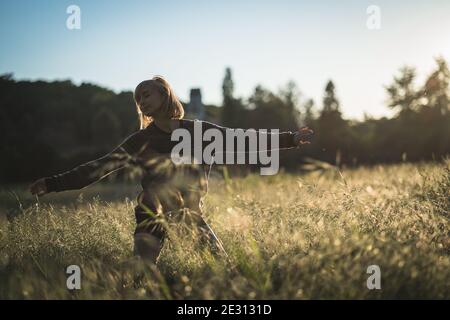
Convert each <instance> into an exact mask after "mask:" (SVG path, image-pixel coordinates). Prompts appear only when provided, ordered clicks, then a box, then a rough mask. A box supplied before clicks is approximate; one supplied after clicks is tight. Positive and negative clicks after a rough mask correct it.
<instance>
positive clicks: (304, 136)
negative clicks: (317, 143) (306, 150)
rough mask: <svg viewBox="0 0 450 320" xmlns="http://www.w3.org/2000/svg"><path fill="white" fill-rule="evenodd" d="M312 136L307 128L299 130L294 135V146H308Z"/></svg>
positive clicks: (311, 132)
mask: <svg viewBox="0 0 450 320" xmlns="http://www.w3.org/2000/svg"><path fill="white" fill-rule="evenodd" d="M313 134H314V131H312V130H311V129H310V128H308V127H303V128H300V130H298V131H296V132H295V133H294V144H295V146H297V147H299V146H301V145H303V144H310V143H311V138H312V136H313Z"/></svg>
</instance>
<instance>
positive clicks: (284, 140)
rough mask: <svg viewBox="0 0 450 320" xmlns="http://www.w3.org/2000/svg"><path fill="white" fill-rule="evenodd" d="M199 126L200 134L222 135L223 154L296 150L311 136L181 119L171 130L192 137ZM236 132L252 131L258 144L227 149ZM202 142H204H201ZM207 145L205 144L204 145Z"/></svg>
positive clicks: (302, 131)
mask: <svg viewBox="0 0 450 320" xmlns="http://www.w3.org/2000/svg"><path fill="white" fill-rule="evenodd" d="M196 125H197V126H198V125H201V130H202V133H204V132H205V131H206V130H208V129H216V130H219V131H220V132H221V133H222V136H223V143H224V152H244V153H249V152H259V151H267V150H274V149H288V148H296V147H298V146H300V145H302V144H308V143H309V141H310V139H311V137H312V135H313V131H312V130H311V129H309V128H302V129H300V130H299V131H295V132H292V131H285V132H271V131H270V132H269V131H268V130H254V129H249V130H244V129H235V128H228V127H223V126H220V125H217V124H214V123H212V122H209V121H203V120H188V119H182V120H176V121H175V122H174V124H173V126H172V128H173V129H175V128H184V129H187V130H188V131H189V132H190V133H191V135H192V136H194V134H195V132H196V131H195V126H196ZM237 130H242V131H246V132H247V134H249V133H250V131H251V130H253V131H254V132H255V133H256V135H258V136H259V138H258V142H255V141H254V142H255V143H254V145H251V144H250V143H245V145H244V148H238V146H237V144H233V149H231V150H230V149H228V148H227V145H228V143H227V142H228V141H227V140H228V139H235V136H234V135H235V134H236V133H237ZM227 133H228V134H227ZM272 138H276V139H277V140H278V143H277V144H278V145H277V146H274V145H272V141H273V140H274V139H272ZM260 139H262V140H264V141H266V143H265V145H264V144H261V143H260V142H259V140H260ZM203 142H204V141H203ZM206 144H207V143H206Z"/></svg>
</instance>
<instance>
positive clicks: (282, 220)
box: [0, 160, 450, 299]
mask: <svg viewBox="0 0 450 320" xmlns="http://www.w3.org/2000/svg"><path fill="white" fill-rule="evenodd" d="M223 173H224V172H222V171H220V170H219V171H214V172H213V174H212V177H211V181H210V190H209V193H208V195H207V196H206V198H205V205H206V210H205V214H206V219H207V221H208V222H209V223H210V224H211V226H212V227H213V229H214V231H215V232H216V233H217V235H218V236H219V237H220V238H221V240H222V241H223V243H224V245H225V248H226V249H227V251H228V254H229V256H230V259H229V261H227V260H225V259H221V258H216V257H214V256H213V255H211V253H210V252H209V251H207V250H204V249H202V248H200V247H199V246H198V244H197V242H196V238H195V237H192V236H191V234H190V233H187V232H185V230H184V229H183V228H180V227H178V226H171V239H170V240H169V241H168V242H166V244H165V247H164V249H163V252H162V254H161V257H160V260H159V261H158V265H157V267H154V266H148V265H144V264H143V263H142V262H141V261H139V259H137V258H135V257H133V254H132V248H133V237H132V235H133V231H134V227H135V221H134V215H133V207H134V206H135V203H136V200H135V196H136V195H137V193H138V191H139V188H138V184H137V183H136V184H130V183H126V184H113V183H109V182H101V183H97V184H94V185H92V186H89V187H87V188H85V189H83V190H79V191H68V192H63V193H52V194H48V195H46V196H44V197H42V198H40V199H36V198H33V197H32V196H31V195H29V194H27V192H26V190H24V187H25V186H9V187H2V189H1V193H0V210H1V211H0V299H13V298H17V299H412V298H425V299H431V298H436V299H450V193H449V192H450V191H449V190H450V161H448V160H447V161H446V162H442V163H418V164H408V163H404V164H398V165H386V166H381V165H380V166H373V167H362V168H358V169H341V170H337V169H336V168H334V167H330V168H322V170H312V171H311V172H309V173H303V174H298V175H294V174H288V173H284V172H281V173H279V174H278V175H275V176H259V175H257V174H252V175H249V176H246V177H242V178H229V177H228V175H226V174H225V175H224V174H223ZM72 264H76V265H79V266H80V268H81V290H68V289H67V288H66V279H67V274H66V267H67V266H69V265H72ZM370 265H378V266H379V267H380V271H381V289H380V290H377V289H375V290H369V289H368V288H367V285H366V282H367V278H368V277H369V276H370V274H368V273H367V268H368V267H369V266H370Z"/></svg>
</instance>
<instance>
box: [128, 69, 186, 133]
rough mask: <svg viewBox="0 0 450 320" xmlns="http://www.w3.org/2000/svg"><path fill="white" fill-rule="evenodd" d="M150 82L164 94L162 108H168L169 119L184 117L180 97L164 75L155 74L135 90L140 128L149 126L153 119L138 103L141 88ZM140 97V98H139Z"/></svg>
mask: <svg viewBox="0 0 450 320" xmlns="http://www.w3.org/2000/svg"><path fill="white" fill-rule="evenodd" d="M147 84H150V85H152V86H155V87H156V89H157V90H158V91H159V93H161V95H162V96H163V98H164V100H163V105H162V108H163V109H165V110H166V115H167V117H168V118H169V119H182V118H183V117H184V108H183V105H182V104H181V102H180V100H178V97H177V96H176V95H175V92H174V91H173V89H172V87H171V86H170V84H169V83H168V82H167V80H166V79H164V78H163V77H162V76H154V77H153V78H152V79H151V80H145V81H142V82H141V83H139V84H138V85H137V87H136V89H135V90H134V102H135V104H136V111H137V113H138V118H139V123H140V129H141V130H142V129H145V128H147V127H148V126H149V125H150V123H152V121H153V117H151V116H146V115H145V114H143V113H142V112H141V110H140V108H139V104H138V103H137V101H138V100H140V95H141V90H142V87H143V86H144V85H147ZM138 98H139V99H138Z"/></svg>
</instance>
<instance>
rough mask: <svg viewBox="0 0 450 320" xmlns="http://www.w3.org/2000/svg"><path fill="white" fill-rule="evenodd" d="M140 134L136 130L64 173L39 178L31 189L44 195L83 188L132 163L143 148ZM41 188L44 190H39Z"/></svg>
mask: <svg viewBox="0 0 450 320" xmlns="http://www.w3.org/2000/svg"><path fill="white" fill-rule="evenodd" d="M140 136H141V135H140V131H138V132H135V133H133V134H131V135H130V136H128V137H127V138H126V139H125V140H124V141H123V142H122V143H121V144H120V145H119V146H117V147H116V148H115V149H114V150H112V151H111V152H109V153H108V154H106V155H104V156H103V157H101V158H98V159H95V160H92V161H89V162H86V163H83V164H81V165H79V166H77V167H75V168H73V169H71V170H68V171H65V172H63V173H59V174H55V175H52V176H49V177H45V178H43V179H39V180H38V181H41V182H40V183H37V182H38V181H36V182H35V183H34V184H32V185H31V186H30V191H31V192H32V193H36V194H38V195H42V194H45V193H48V192H59V191H65V190H76V189H81V188H84V187H86V186H88V185H90V184H92V183H94V182H96V181H98V180H100V179H102V178H104V177H106V176H107V175H109V174H111V173H112V172H114V171H117V170H119V169H122V168H124V167H126V166H127V165H128V164H130V163H132V161H133V160H134V159H135V156H136V154H138V152H139V151H140V150H141V149H142V147H143V145H142V143H141V140H142V139H140ZM39 189H41V191H44V192H39ZM42 189H43V190H42ZM33 191H35V192H33Z"/></svg>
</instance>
